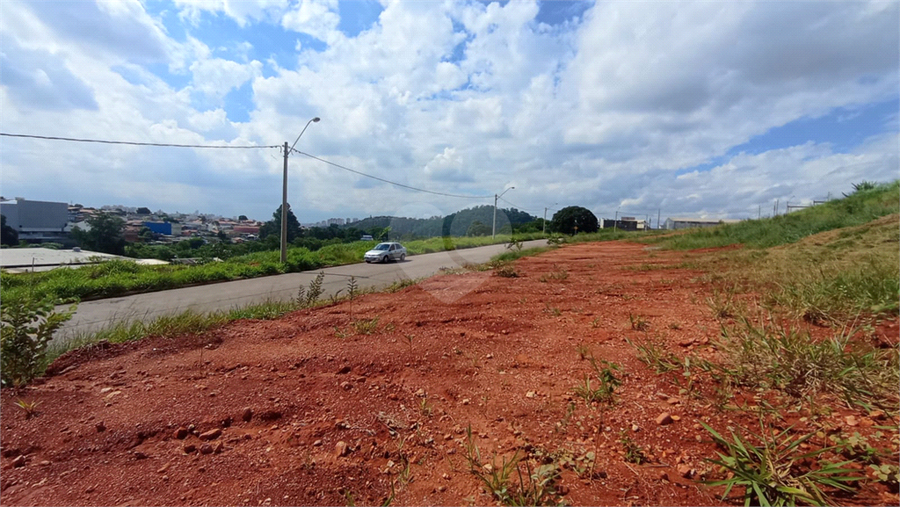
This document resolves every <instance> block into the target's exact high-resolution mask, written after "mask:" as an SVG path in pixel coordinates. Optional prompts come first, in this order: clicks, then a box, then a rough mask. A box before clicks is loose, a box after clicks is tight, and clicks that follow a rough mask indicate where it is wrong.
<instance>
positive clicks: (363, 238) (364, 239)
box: [360, 234, 375, 241]
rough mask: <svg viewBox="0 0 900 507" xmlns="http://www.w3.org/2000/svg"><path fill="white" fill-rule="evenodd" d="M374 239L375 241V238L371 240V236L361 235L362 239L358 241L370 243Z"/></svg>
mask: <svg viewBox="0 0 900 507" xmlns="http://www.w3.org/2000/svg"><path fill="white" fill-rule="evenodd" d="M374 239H375V238H373V237H372V235H371V234H363V236H362V238H361V239H360V241H372V240H374Z"/></svg>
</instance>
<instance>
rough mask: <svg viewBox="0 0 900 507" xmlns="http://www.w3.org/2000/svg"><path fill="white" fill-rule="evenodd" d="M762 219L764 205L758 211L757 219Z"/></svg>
mask: <svg viewBox="0 0 900 507" xmlns="http://www.w3.org/2000/svg"><path fill="white" fill-rule="evenodd" d="M760 218H762V204H760V205H759V209H757V210H756V219H757V220H759V219H760Z"/></svg>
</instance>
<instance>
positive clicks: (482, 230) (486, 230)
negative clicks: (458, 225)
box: [466, 220, 491, 236]
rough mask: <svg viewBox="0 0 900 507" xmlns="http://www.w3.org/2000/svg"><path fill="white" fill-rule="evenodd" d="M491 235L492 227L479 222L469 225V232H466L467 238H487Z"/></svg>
mask: <svg viewBox="0 0 900 507" xmlns="http://www.w3.org/2000/svg"><path fill="white" fill-rule="evenodd" d="M490 233H491V227H490V226H489V225H485V224H483V223H481V222H480V221H478V220H475V221H473V222H472V224H471V225H469V230H467V231H466V236H487V235H489V234H490Z"/></svg>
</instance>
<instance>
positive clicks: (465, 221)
mask: <svg viewBox="0 0 900 507" xmlns="http://www.w3.org/2000/svg"><path fill="white" fill-rule="evenodd" d="M493 219H494V207H493V206H489V205H485V206H476V207H474V208H467V209H464V210H461V211H457V212H456V213H451V214H450V215H447V216H445V217H431V218H406V217H392V216H378V217H369V218H364V219H362V220H359V221H357V222H351V223H349V224H346V225H344V226H343V227H344V228H349V227H355V228H357V229H360V230H369V229H371V228H373V227H388V226H390V227H391V236H392V237H393V236H406V235H415V236H419V237H423V238H431V237H437V236H446V235H450V236H466V235H467V234H468V233H469V232H470V228H471V229H472V232H477V231H480V232H481V233H482V234H480V235H485V234H484V232H485V230H484V229H483V228H480V227H478V226H477V224H476V226H475V227H474V228H473V224H475V222H479V223H481V224H482V225H483V226H486V227H487V231H486V234H490V230H491V225H492V223H493ZM537 219H538V217H536V216H533V215H529V214H528V213H526V212H524V211H519V210H517V209H516V208H509V209H501V208H498V209H497V233H500V232H501V231H503V230H504V228H505V232H507V233H508V232H509V225H510V224H512V225H521V224H526V223H528V222H533V221H535V220H537Z"/></svg>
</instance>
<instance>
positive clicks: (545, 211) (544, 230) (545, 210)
mask: <svg viewBox="0 0 900 507" xmlns="http://www.w3.org/2000/svg"><path fill="white" fill-rule="evenodd" d="M547 209H548V208H547V207H546V206H545V207H544V224H543V225H544V228H543V229H542V230H541V234H547Z"/></svg>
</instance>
